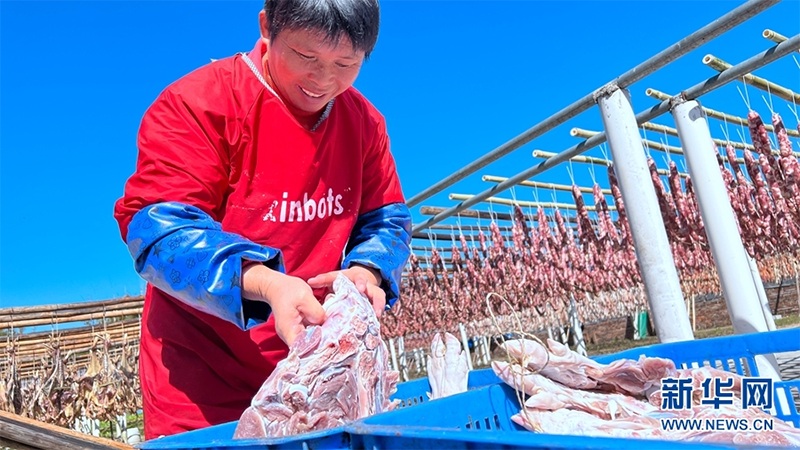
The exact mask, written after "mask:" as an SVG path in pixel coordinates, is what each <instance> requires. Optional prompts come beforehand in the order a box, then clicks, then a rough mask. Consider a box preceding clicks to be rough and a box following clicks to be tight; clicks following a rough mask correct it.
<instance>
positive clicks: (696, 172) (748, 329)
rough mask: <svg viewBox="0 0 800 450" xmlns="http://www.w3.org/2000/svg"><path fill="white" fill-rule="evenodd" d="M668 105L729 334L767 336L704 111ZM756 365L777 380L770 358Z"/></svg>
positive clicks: (689, 104)
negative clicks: (727, 318)
mask: <svg viewBox="0 0 800 450" xmlns="http://www.w3.org/2000/svg"><path fill="white" fill-rule="evenodd" d="M672 103H673V105H672V116H673V118H674V119H675V125H676V127H677V129H678V135H679V136H680V139H681V144H682V145H683V150H684V156H685V158H686V164H687V166H688V168H689V174H690V175H691V176H692V184H693V185H694V189H695V195H696V196H697V203H698V205H699V207H700V216H701V217H702V219H703V223H704V224H705V229H706V235H707V236H708V243H709V246H710V247H711V254H712V255H713V256H714V262H715V264H716V266H717V273H718V274H719V279H720V286H721V287H722V293H723V295H724V297H725V302H726V303H727V306H728V315H729V316H730V319H731V323H732V324H733V331H734V333H736V334H746V333H758V332H764V331H768V327H767V321H766V319H765V318H764V311H763V310H762V308H761V302H760V301H759V295H758V292H757V290H756V284H755V283H754V282H753V273H752V272H751V270H750V264H749V263H748V261H747V252H746V251H745V249H744V245H742V237H741V235H740V234H739V229H738V228H737V226H736V218H735V216H734V213H733V208H732V207H731V204H730V201H729V200H728V191H727V189H726V188H725V182H724V181H723V180H722V173H721V172H720V170H719V165H718V164H717V156H716V154H715V152H714V149H715V148H716V146H715V145H714V144H713V142H712V141H711V132H710V131H709V129H708V122H707V120H706V116H705V112H703V108H702V107H701V106H700V103H699V102H698V101H697V100H689V101H683V100H682V99H680V98H679V97H676V98H675V100H674V101H673V102H672ZM756 361H757V363H758V369H759V372H761V374H762V376H769V377H771V378H773V379H776V380H780V371H779V370H778V366H777V361H776V360H775V358H774V356H772V355H768V356H765V357H763V358H756Z"/></svg>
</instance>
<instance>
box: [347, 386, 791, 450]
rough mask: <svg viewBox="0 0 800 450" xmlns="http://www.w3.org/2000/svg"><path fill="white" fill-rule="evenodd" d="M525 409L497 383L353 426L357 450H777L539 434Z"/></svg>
mask: <svg viewBox="0 0 800 450" xmlns="http://www.w3.org/2000/svg"><path fill="white" fill-rule="evenodd" d="M519 410H520V405H519V402H518V401H517V397H516V394H515V393H514V390H513V389H512V388H511V387H509V386H507V385H505V384H502V385H500V384H496V385H492V386H487V387H484V388H479V389H475V390H472V391H468V392H466V393H463V394H459V395H454V396H452V397H446V398H442V399H438V400H432V401H429V402H426V403H425V404H423V405H419V406H417V407H414V408H407V409H401V410H398V411H392V412H389V413H385V414H379V415H377V416H373V417H369V418H367V419H363V420H361V421H358V422H356V423H354V424H351V425H348V426H347V427H345V428H346V430H347V431H348V432H349V433H350V435H351V436H350V445H351V448H353V449H370V450H384V449H527V450H546V449H587V450H588V449H592V450H610V449H626V450H628V449H630V450H638V449H642V448H646V449H648V450H650V449H653V450H668V449H675V450H720V449H739V450H742V449H743V448H747V449H755V448H764V449H772V450H775V447H753V446H748V447H740V446H739V447H737V446H735V445H733V444H698V443H683V442H674V441H655V440H640V439H621V438H601V437H582V436H564V435H553V434H539V433H532V432H530V431H527V430H524V429H523V428H522V427H520V426H518V425H517V424H515V423H514V422H512V421H511V416H512V415H514V414H516V413H518V412H519Z"/></svg>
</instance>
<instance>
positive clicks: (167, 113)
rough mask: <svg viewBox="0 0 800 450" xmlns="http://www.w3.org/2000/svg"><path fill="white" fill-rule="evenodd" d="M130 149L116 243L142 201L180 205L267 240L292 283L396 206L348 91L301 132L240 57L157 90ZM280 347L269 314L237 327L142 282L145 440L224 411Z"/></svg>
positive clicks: (237, 409) (369, 124) (333, 263)
mask: <svg viewBox="0 0 800 450" xmlns="http://www.w3.org/2000/svg"><path fill="white" fill-rule="evenodd" d="M262 50H263V44H262V43H260V42H259V44H258V45H257V46H256V49H255V50H253V52H251V54H250V59H251V60H252V61H254V62H256V66H258V67H260V61H261V52H262ZM138 144H139V158H138V163H137V168H136V172H135V173H134V175H133V176H132V177H131V178H130V179H129V180H128V182H127V184H126V186H125V194H124V197H123V198H121V199H120V200H119V201H118V202H117V204H116V208H115V217H116V219H117V221H118V222H119V226H120V231H121V233H122V236H123V239H127V236H128V231H129V224H131V220H132V218H133V217H134V215H135V214H136V213H137V212H139V211H140V210H142V208H145V207H147V206H148V205H153V204H157V203H161V202H179V203H182V204H186V205H192V206H195V207H197V208H199V209H200V210H202V211H203V212H205V213H206V214H208V215H209V216H210V217H211V218H212V219H213V220H215V221H217V222H220V223H221V226H222V230H223V231H226V232H230V233H235V234H238V235H240V236H243V237H244V238H246V239H248V240H250V241H252V242H254V243H257V244H261V245H264V246H268V247H271V248H275V249H279V250H280V251H281V252H282V254H283V259H284V263H285V269H286V272H287V273H288V274H290V275H294V276H297V277H300V278H303V279H308V278H310V277H312V276H314V275H317V274H319V273H323V272H327V271H331V270H337V269H339V268H340V264H341V262H342V254H343V251H344V249H345V245H346V243H347V241H348V238H349V237H350V233H351V231H352V230H353V227H354V225H355V223H356V220H357V219H358V217H359V216H360V215H362V214H364V213H368V212H370V211H373V210H376V209H377V208H381V207H383V206H385V205H388V204H392V203H402V202H403V201H404V200H403V196H402V192H401V188H400V184H399V181H398V179H397V174H396V171H395V165H394V160H393V158H392V156H391V153H390V152H389V139H388V136H387V134H386V126H385V122H384V119H383V117H382V116H381V114H380V113H379V112H378V111H377V110H376V109H375V108H374V107H373V106H372V105H371V104H370V103H369V102H368V101H367V100H366V99H365V98H364V97H363V96H362V95H361V94H360V93H359V92H357V91H356V90H355V89H353V88H351V89H349V90H347V91H346V92H344V93H343V94H341V95H340V96H339V97H337V98H336V100H335V102H334V104H333V107H332V108H331V110H330V114H329V116H328V117H327V119H325V120H324V121H323V122H322V123H321V124H320V125H319V127H318V128H317V129H315V130H314V131H308V130H306V129H304V128H303V127H302V126H300V125H299V123H298V122H297V120H296V119H295V118H294V117H293V116H292V115H291V114H290V113H289V112H288V111H287V109H286V107H285V106H284V105H283V103H282V102H281V101H280V100H279V99H278V98H276V97H275V96H274V95H273V94H272V93H271V92H270V91H268V90H267V89H266V88H265V87H264V85H263V84H262V83H261V82H260V81H259V80H258V79H257V77H256V76H255V74H254V73H253V71H252V70H251V68H249V67H248V66H247V64H246V63H245V61H244V60H243V57H242V55H237V56H234V57H231V58H227V59H223V60H219V61H216V62H213V63H211V64H209V65H207V66H205V67H202V68H200V69H198V70H196V71H194V72H192V73H190V74H189V75H187V76H185V77H183V78H181V79H180V80H178V81H177V82H175V83H174V84H172V85H170V86H169V87H168V88H167V89H166V90H165V91H164V92H163V93H162V94H161V95H160V96H159V97H158V99H157V100H156V101H155V102H154V103H153V105H152V106H151V107H150V108H149V109H148V111H147V112H146V114H145V116H144V118H143V119H142V124H141V128H140V131H139V141H138ZM137 226H138V224H137ZM129 244H130V242H129ZM176 250H179V248H176ZM173 273H174V271H173ZM234 275H236V273H234ZM178 280H180V275H179V276H178ZM176 281H177V280H176ZM220 282H223V283H227V280H224V279H223V280H221V281H220ZM233 284H234V282H233V281H231V285H233ZM199 301H201V302H202V299H201V300H199ZM286 355H287V348H286V346H285V344H284V343H283V342H282V341H281V340H280V338H278V336H277V335H276V333H275V327H274V321H273V318H272V316H270V318H269V320H268V321H267V322H266V323H264V324H261V325H258V326H255V327H252V328H249V329H247V330H246V331H243V330H242V329H241V328H240V326H237V325H236V324H234V323H232V322H230V321H227V320H223V319H221V318H219V317H217V316H215V315H213V314H208V313H205V312H201V311H200V310H199V309H197V308H196V307H194V306H192V304H191V301H190V302H187V301H186V300H179V299H177V298H175V297H173V296H171V295H168V294H167V293H165V292H164V291H163V290H162V289H159V288H156V287H154V286H152V285H148V288H147V296H146V299H145V306H144V313H143V317H142V337H141V349H140V377H141V385H142V386H141V387H142V396H143V401H144V414H145V437H146V438H147V439H150V438H154V437H158V436H160V435H169V434H174V433H177V432H181V431H187V430H192V429H197V428H202V427H206V426H209V425H213V424H219V423H223V422H228V421H232V420H237V419H238V418H239V416H240V415H241V413H242V411H243V410H244V409H245V408H246V407H247V406H249V404H250V401H251V399H252V397H253V395H254V394H255V393H256V391H257V390H258V389H259V387H260V386H261V384H262V383H263V382H264V380H265V379H266V378H267V376H268V375H269V374H270V373H271V372H272V370H273V369H274V368H275V366H276V364H277V363H278V362H279V361H280V360H282V359H283V358H285V357H286Z"/></svg>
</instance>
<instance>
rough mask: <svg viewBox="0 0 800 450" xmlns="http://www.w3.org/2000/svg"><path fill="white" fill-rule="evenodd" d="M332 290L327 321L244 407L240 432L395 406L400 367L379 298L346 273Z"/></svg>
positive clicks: (348, 417)
mask: <svg viewBox="0 0 800 450" xmlns="http://www.w3.org/2000/svg"><path fill="white" fill-rule="evenodd" d="M333 289H334V292H335V294H334V295H333V296H331V297H330V298H329V299H328V300H327V301H326V302H325V304H324V305H323V308H324V309H325V312H326V314H327V319H326V320H325V323H324V324H322V325H320V326H312V327H308V328H307V329H306V331H305V333H303V334H301V335H300V336H298V337H297V339H296V340H295V342H294V343H293V344H292V346H291V348H290V349H289V356H288V357H287V358H286V359H285V360H283V361H281V362H280V363H278V366H277V367H276V368H275V371H274V372H273V373H272V375H270V376H269V378H267V380H266V381H265V382H264V384H263V385H262V386H261V389H259V391H258V393H257V394H256V396H255V397H253V401H252V403H251V406H250V407H249V408H247V409H246V410H245V411H244V413H243V414H242V417H241V419H240V420H239V425H238V426H237V427H236V432H235V433H234V436H233V437H234V438H235V439H238V438H258V437H281V436H291V435H294V434H298V433H303V432H307V431H315V430H323V429H327V428H333V427H337V426H340V425H344V424H345V423H347V422H350V421H353V420H356V419H360V418H363V417H367V416H371V415H373V414H378V413H381V412H384V411H389V410H391V409H392V408H394V406H395V403H392V402H390V401H389V396H390V395H391V394H393V393H394V392H395V390H396V389H395V387H396V386H397V380H398V378H399V373H398V372H396V371H393V370H390V369H389V360H388V357H387V354H388V352H387V350H386V346H385V344H384V343H383V341H382V340H381V336H380V324H379V322H378V319H377V317H376V316H375V312H374V310H373V309H372V305H371V304H370V303H369V301H368V300H367V299H366V298H365V297H364V296H363V295H362V294H361V293H359V292H358V290H357V289H356V287H355V285H353V283H352V282H350V280H348V279H347V278H346V277H345V276H343V275H339V276H338V277H337V278H336V280H335V281H334V283H333Z"/></svg>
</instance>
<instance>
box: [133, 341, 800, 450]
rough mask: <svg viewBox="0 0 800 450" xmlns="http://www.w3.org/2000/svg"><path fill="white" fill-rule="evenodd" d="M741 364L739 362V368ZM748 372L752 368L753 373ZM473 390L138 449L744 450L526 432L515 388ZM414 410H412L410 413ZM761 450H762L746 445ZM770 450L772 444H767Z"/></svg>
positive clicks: (713, 351)
mask: <svg viewBox="0 0 800 450" xmlns="http://www.w3.org/2000/svg"><path fill="white" fill-rule="evenodd" d="M794 350H800V328H796V329H789V330H782V331H775V332H771V333H759V334H752V335H740V336H728V337H721V338H711V339H703V340H695V341H688V342H677V343H671V344H658V345H652V346H648V347H640V348H636V349H631V350H627V351H624V352H620V353H616V354H613V355H605V356H602V357H597V358H595V359H596V360H597V361H599V362H602V363H608V362H610V361H614V360H616V359H620V358H631V359H637V358H638V357H639V356H640V355H647V356H658V357H665V358H670V359H672V360H674V361H675V362H676V364H677V365H682V364H686V365H691V364H697V365H703V364H704V363H709V364H710V365H717V363H719V365H721V367H722V368H729V369H728V370H734V371H736V372H738V373H740V374H744V375H750V374H752V375H757V373H758V372H757V369H756V368H755V367H756V366H755V361H754V360H753V356H754V355H758V354H766V353H780V352H786V351H794ZM737 361H738V363H737ZM750 368H753V369H752V371H751V369H750ZM468 388H469V389H470V391H468V392H466V393H463V394H459V395H456V396H452V397H448V398H443V399H438V400H433V401H428V397H427V392H429V391H430V385H429V383H428V379H427V378H423V379H419V380H414V381H410V382H406V383H400V384H398V385H397V392H396V393H395V394H394V395H393V396H392V399H400V400H401V401H402V403H401V408H400V409H398V410H396V411H392V412H388V413H384V414H380V415H377V416H373V417H370V418H367V419H363V420H361V421H358V422H355V423H353V424H351V425H348V426H345V427H340V428H335V429H332V430H325V431H320V432H314V433H307V434H303V435H300V436H293V437H289V438H280V439H258V440H234V439H231V437H232V436H233V431H234V430H235V428H236V422H231V423H227V424H223V425H218V426H214V427H210V428H206V429H203V430H197V431H192V432H188V433H182V434H179V435H175V436H170V437H167V438H162V439H157V440H151V441H148V442H146V443H145V444H142V445H141V446H140V448H142V449H148V450H155V449H164V450H166V449H171V450H176V449H189V448H198V449H220V450H222V449H234V448H235V449H237V450H254V449H260V450H263V449H276V450H277V449H289V448H297V449H306V448H307V449H321V450H322V449H324V450H329V449H330V450H336V449H361V448H365V449H371V450H379V449H394V448H400V449H411V448H414V449H419V448H432V447H435V448H437V449H439V448H442V449H444V448H454V449H473V448H475V449H477V448H480V449H483V448H487V449H507V448H525V449H536V450H540V449H567V448H580V449H598V450H606V449H632V448H635V447H638V446H641V447H643V448H648V449H651V448H652V449H656V450H660V449H673V448H674V449H679V450H680V449H686V450H703V449H707V450H711V449H716V450H719V449H720V448H742V447H736V446H724V445H723V446H720V445H705V444H704V445H700V444H688V443H677V442H666V441H664V442H661V441H640V440H630V439H612V438H586V437H577V436H556V435H547V434H537V433H531V432H529V431H523V430H522V428H521V427H519V426H518V425H516V424H514V423H513V422H511V420H510V417H511V416H512V415H513V414H516V413H517V412H519V409H520V408H519V403H518V402H517V399H516V395H515V394H514V391H513V390H512V389H511V388H509V387H508V386H505V385H504V384H502V382H501V381H500V379H499V378H498V377H497V376H496V375H495V374H494V373H493V372H492V370H491V369H483V370H474V371H471V372H470V373H469V382H468ZM790 388H791V389H795V390H800V380H796V381H785V382H781V383H776V386H775V389H776V390H779V389H784V390H785V391H786V394H787V398H792V395H791V393H790V392H789V389H790ZM409 406H413V408H408V407H409ZM778 417H780V418H783V419H784V420H792V421H793V422H794V423H795V425H796V426H797V427H800V417H799V415H798V411H797V410H796V409H795V410H794V411H788V412H787V411H779V414H778ZM747 448H758V447H747ZM764 448H768V447H764Z"/></svg>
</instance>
